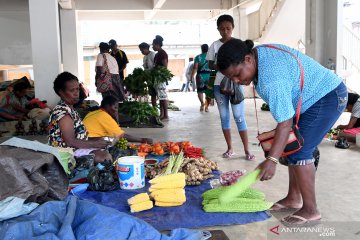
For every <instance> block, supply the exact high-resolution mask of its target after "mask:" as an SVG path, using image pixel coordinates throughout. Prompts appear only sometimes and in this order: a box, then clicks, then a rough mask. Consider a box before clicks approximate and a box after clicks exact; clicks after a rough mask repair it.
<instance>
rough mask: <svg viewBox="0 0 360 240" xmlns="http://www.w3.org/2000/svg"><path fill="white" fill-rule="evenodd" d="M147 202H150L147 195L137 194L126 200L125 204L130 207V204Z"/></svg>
mask: <svg viewBox="0 0 360 240" xmlns="http://www.w3.org/2000/svg"><path fill="white" fill-rule="evenodd" d="M149 200H150V198H149V195H148V194H147V193H139V194H136V195H135V196H133V197H131V198H129V199H128V200H127V202H128V204H129V205H131V204H136V203H141V202H145V201H149Z"/></svg>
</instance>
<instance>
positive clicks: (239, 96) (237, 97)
mask: <svg viewBox="0 0 360 240" xmlns="http://www.w3.org/2000/svg"><path fill="white" fill-rule="evenodd" d="M234 91H235V92H234V95H232V96H230V102H231V104H234V105H235V104H239V103H241V102H242V101H243V100H244V94H243V93H242V91H241V90H240V85H239V84H236V83H234Z"/></svg>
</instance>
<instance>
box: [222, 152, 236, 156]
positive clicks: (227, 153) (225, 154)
mask: <svg viewBox="0 0 360 240" xmlns="http://www.w3.org/2000/svg"><path fill="white" fill-rule="evenodd" d="M233 156H235V153H234V152H231V151H227V152H224V153H223V155H222V157H223V158H231V157H233Z"/></svg>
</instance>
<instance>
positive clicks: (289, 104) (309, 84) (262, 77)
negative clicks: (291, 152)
mask: <svg viewBox="0 0 360 240" xmlns="http://www.w3.org/2000/svg"><path fill="white" fill-rule="evenodd" d="M273 45H274V46H276V47H279V48H282V49H285V50H287V51H290V52H292V53H293V54H295V56H296V57H297V58H298V59H299V60H300V62H301V63H302V65H303V68H304V75H305V78H304V89H303V92H302V105H301V113H303V112H305V111H306V110H307V109H308V108H309V107H311V106H312V105H313V104H315V103H316V102H317V101H318V100H320V99H321V98H322V97H324V96H325V95H326V94H328V93H329V92H331V91H332V90H334V89H335V88H336V87H337V86H338V85H339V84H340V83H341V81H342V80H341V79H340V78H339V77H338V76H337V75H336V74H335V73H333V72H331V71H330V70H328V69H327V68H325V67H323V66H322V65H321V64H319V63H318V62H316V61H315V60H314V59H312V58H310V57H309V56H306V55H305V54H303V53H301V52H299V51H297V50H295V49H292V48H289V47H287V46H284V45H280V44H273ZM256 49H257V50H258V81H257V84H256V91H257V93H258V94H259V96H260V97H261V98H262V99H263V100H264V101H265V102H266V103H267V104H269V107H270V111H271V114H272V115H273V117H274V118H275V120H276V121H277V122H283V121H285V120H288V119H290V118H292V117H294V115H295V112H296V108H297V104H298V100H299V97H300V68H299V64H298V62H297V61H296V59H295V58H294V57H293V56H292V55H291V54H289V53H287V52H284V51H281V50H278V49H273V48H268V47H264V45H260V46H257V47H256Z"/></svg>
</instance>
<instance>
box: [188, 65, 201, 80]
mask: <svg viewBox="0 0 360 240" xmlns="http://www.w3.org/2000/svg"><path fill="white" fill-rule="evenodd" d="M198 68H199V64H198V63H194V66H193V69H192V71H191V77H190V79H194V77H195V73H196V72H197V70H198Z"/></svg>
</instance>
